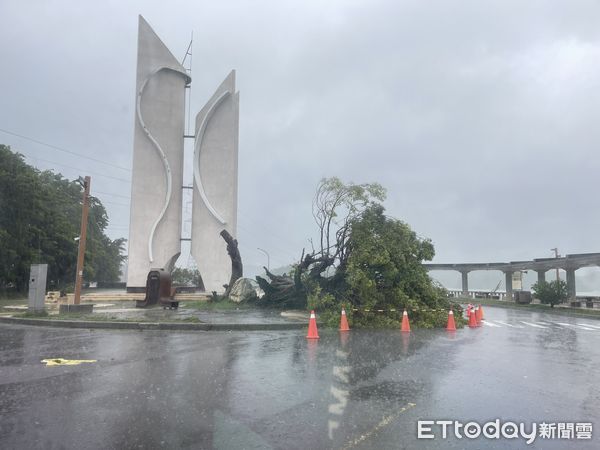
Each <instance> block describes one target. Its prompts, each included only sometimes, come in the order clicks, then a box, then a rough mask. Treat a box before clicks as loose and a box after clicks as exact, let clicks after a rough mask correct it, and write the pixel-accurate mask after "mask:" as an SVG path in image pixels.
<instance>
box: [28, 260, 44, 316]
mask: <svg viewBox="0 0 600 450" xmlns="http://www.w3.org/2000/svg"><path fill="white" fill-rule="evenodd" d="M47 274H48V264H32V265H31V272H30V274H29V311H33V312H40V311H44V299H45V297H46V276H47Z"/></svg>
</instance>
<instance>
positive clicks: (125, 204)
mask: <svg viewBox="0 0 600 450" xmlns="http://www.w3.org/2000/svg"><path fill="white" fill-rule="evenodd" d="M104 203H108V204H109V205H117V206H127V207H129V205H128V204H127V203H115V202H107V201H106V200H104V201H102V204H104Z"/></svg>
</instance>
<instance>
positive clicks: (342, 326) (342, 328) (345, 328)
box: [340, 306, 350, 331]
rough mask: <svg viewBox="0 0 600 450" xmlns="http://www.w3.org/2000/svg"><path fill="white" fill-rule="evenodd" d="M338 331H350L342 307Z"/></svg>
mask: <svg viewBox="0 0 600 450" xmlns="http://www.w3.org/2000/svg"><path fill="white" fill-rule="evenodd" d="M340 331H350V327H349V326H348V318H347V317H346V310H345V309H344V307H343V306H342V317H341V318H340Z"/></svg>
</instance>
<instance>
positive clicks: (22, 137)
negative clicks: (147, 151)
mask: <svg viewBox="0 0 600 450" xmlns="http://www.w3.org/2000/svg"><path fill="white" fill-rule="evenodd" d="M0 131H1V132H2V133H6V134H10V135H11V136H16V137H19V138H21V139H26V140H28V141H31V142H35V143H36V144H40V145H45V146H46V147H49V148H52V149H54V150H58V151H59V152H64V153H68V154H70V155H75V156H79V157H80V158H85V159H89V160H90V161H95V162H98V163H101V164H106V165H107V166H111V167H114V168H116V169H121V170H126V171H127V172H131V169H129V168H127V167H123V166H118V165H117V164H112V163H109V162H106V161H102V160H101V159H97V158H92V157H91V156H86V155H82V154H81V153H77V152H74V151H72V150H67V149H66V148H62V147H58V146H56V145H52V144H48V143H47V142H43V141H40V140H38V139H34V138H31V137H28V136H23V135H22V134H19V133H15V132H13V131H8V130H4V129H2V128H0Z"/></svg>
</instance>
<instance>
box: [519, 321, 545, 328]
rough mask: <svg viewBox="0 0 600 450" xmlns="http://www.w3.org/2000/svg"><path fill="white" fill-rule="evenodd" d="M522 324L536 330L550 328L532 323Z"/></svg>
mask: <svg viewBox="0 0 600 450" xmlns="http://www.w3.org/2000/svg"><path fill="white" fill-rule="evenodd" d="M521 323H524V324H525V325H529V326H530V327H535V328H548V327H545V326H543V325H538V324H535V323H531V322H525V321H523V320H521Z"/></svg>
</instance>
